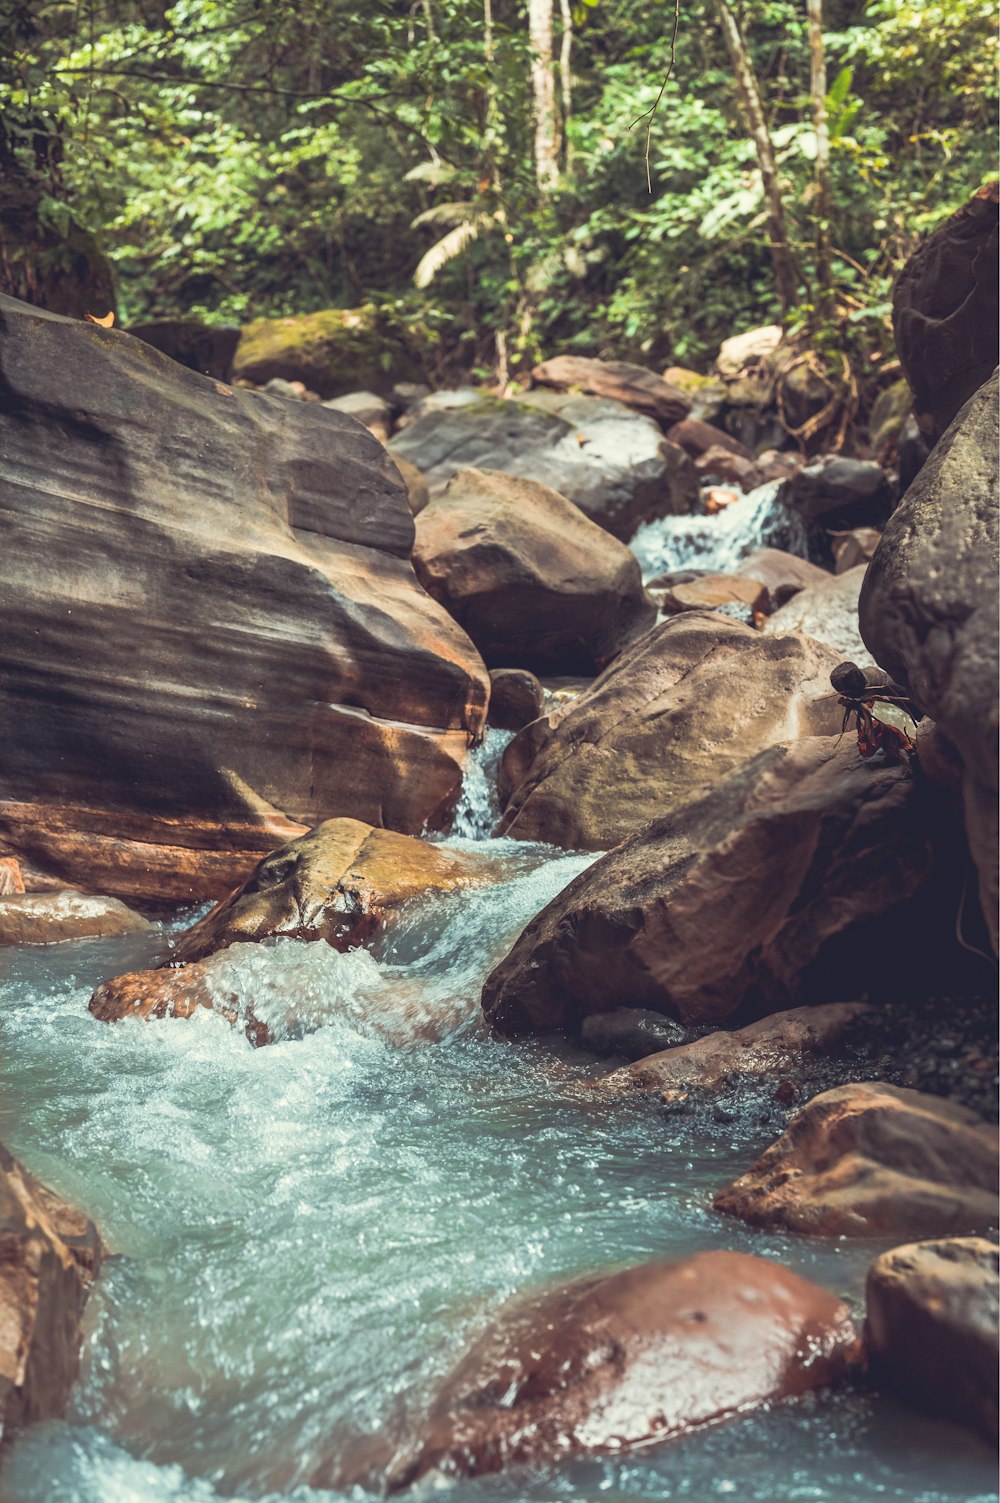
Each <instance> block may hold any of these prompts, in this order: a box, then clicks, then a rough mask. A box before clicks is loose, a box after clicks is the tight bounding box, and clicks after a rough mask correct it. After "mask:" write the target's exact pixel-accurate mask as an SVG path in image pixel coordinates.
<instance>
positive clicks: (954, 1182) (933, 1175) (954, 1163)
mask: <svg viewBox="0 0 1000 1503" xmlns="http://www.w3.org/2000/svg"><path fill="white" fill-rule="evenodd" d="M997 1169H998V1158H997V1131H996V1128H995V1127H991V1126H989V1125H988V1124H987V1123H985V1122H983V1121H982V1120H981V1119H980V1118H979V1117H977V1116H976V1115H975V1113H974V1112H970V1111H967V1110H966V1109H965V1107H961V1106H956V1105H955V1104H953V1103H952V1102H949V1101H942V1100H940V1099H939V1098H938V1097H936V1096H928V1095H925V1094H924V1093H923V1092H921V1091H908V1090H904V1089H902V1088H901V1087H898V1086H890V1085H884V1084H883V1083H881V1082H880V1081H875V1082H866V1083H865V1084H862V1085H846V1086H838V1087H837V1088H836V1089H835V1090H832V1091H824V1092H823V1094H822V1095H820V1096H814V1097H813V1099H812V1100H811V1101H810V1102H808V1103H807V1104H806V1105H805V1106H804V1107H803V1108H802V1110H801V1111H800V1112H797V1113H796V1115H795V1116H794V1117H793V1118H792V1120H791V1121H790V1122H789V1124H788V1127H787V1129H786V1131H785V1132H784V1133H783V1134H782V1136H781V1137H780V1138H779V1139H778V1140H777V1142H775V1143H772V1144H771V1146H770V1148H767V1149H765V1150H764V1152H763V1154H762V1155H761V1156H760V1158H759V1159H758V1160H757V1162H756V1163H755V1164H754V1166H753V1168H752V1169H751V1170H750V1171H749V1172H748V1173H747V1174H744V1175H743V1176H742V1177H741V1178H740V1179H737V1180H735V1181H734V1182H733V1183H732V1184H731V1185H727V1186H726V1188H725V1189H724V1190H721V1191H720V1192H719V1194H718V1195H717V1196H716V1197H715V1202H714V1204H715V1208H716V1210H718V1211H724V1212H725V1213H726V1215H728V1216H738V1217H740V1219H741V1220H743V1221H749V1222H750V1223H751V1224H752V1225H754V1226H766V1227H783V1228H784V1229H785V1230H786V1231H792V1232H806V1233H808V1234H809V1235H811V1236H816V1237H836V1236H844V1237H874V1236H904V1237H905V1236H912V1237H933V1236H948V1235H961V1234H962V1233H963V1232H978V1231H982V1230H985V1229H986V1228H987V1227H990V1226H995V1225H996V1224H997V1188H996V1187H997Z"/></svg>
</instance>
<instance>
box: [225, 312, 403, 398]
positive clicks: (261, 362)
mask: <svg viewBox="0 0 1000 1503" xmlns="http://www.w3.org/2000/svg"><path fill="white" fill-rule="evenodd" d="M426 353H427V352H426V350H425V349H422V348H421V347H420V343H419V341H418V340H417V339H416V338H415V337H414V336H412V335H409V334H407V333H406V332H404V331H402V330H400V329H399V328H398V327H392V326H391V325H390V324H389V322H388V320H386V319H385V318H384V316H382V315H381V314H380V313H379V312H378V310H377V309H376V308H371V307H365V308H324V309H322V310H321V311H320V312H319V313H304V314H300V315H298V316H296V317H292V318H263V319H258V320H257V321H256V322H255V323H252V324H247V326H246V327H245V328H244V330H243V334H242V336H241V338H240V343H239V347H238V348H237V351H236V359H235V361H234V363H233V373H234V375H235V376H236V378H237V379H239V380H244V381H254V382H256V383H257V384H258V385H264V383H265V382H267V381H270V380H271V379H272V377H274V376H281V377H283V379H284V380H286V381H302V382H303V383H304V384H305V385H306V386H307V387H308V388H309V390H310V391H316V392H318V393H319V395H320V396H321V397H322V398H323V399H324V400H327V399H328V398H330V397H341V396H345V395H346V394H347V393H348V392H351V391H373V392H376V393H377V394H378V395H379V396H388V395H389V393H390V392H391V390H392V387H393V386H394V384H395V383H396V382H397V381H416V380H420V379H422V378H423V377H424V376H425V375H426Z"/></svg>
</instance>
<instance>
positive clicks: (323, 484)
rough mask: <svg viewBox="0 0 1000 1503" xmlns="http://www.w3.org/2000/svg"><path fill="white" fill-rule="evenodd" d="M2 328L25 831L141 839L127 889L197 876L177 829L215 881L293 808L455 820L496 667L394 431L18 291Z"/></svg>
mask: <svg viewBox="0 0 1000 1503" xmlns="http://www.w3.org/2000/svg"><path fill="white" fill-rule="evenodd" d="M0 326H2V339H0V360H2V364H3V369H4V380H5V381H6V382H7V387H8V394H7V397H6V399H5V406H6V416H5V433H4V440H5V442H4V453H3V461H2V463H3V466H4V467H5V483H3V484H2V485H0V518H2V527H3V535H4V547H3V550H2V553H0V595H2V598H3V602H4V653H5V658H6V660H7V663H8V667H7V669H6V672H5V678H4V687H3V692H2V694H0V765H2V768H3V773H2V777H0V844H2V845H3V846H4V848H5V849H6V850H7V851H9V852H10V853H12V854H14V855H20V854H21V852H22V850H23V851H24V852H25V854H26V855H28V856H29V857H30V859H31V860H32V862H33V864H35V865H36V866H38V867H41V868H42V869H43V870H47V871H51V872H53V873H55V874H57V875H60V876H61V877H62V879H63V882H64V884H65V885H76V884H86V885H88V886H96V885H97V882H96V880H95V872H94V869H93V868H92V867H91V865H90V862H89V850H88V847H89V845H90V843H91V842H90V836H91V834H92V832H93V830H94V823H93V822H94V821H96V822H97V827H98V832H99V833H101V834H102V835H107V836H108V837H109V838H112V839H114V840H116V841H118V842H119V845H122V844H125V843H128V844H133V843H134V844H135V846H136V847H137V849H136V850H135V851H134V852H133V853H132V857H131V859H128V860H122V861H120V862H119V863H118V869H117V874H116V875H113V879H112V880H111V881H109V883H108V885H107V887H106V890H107V891H110V892H112V893H115V894H116V895H125V896H128V895H130V894H132V893H135V892H139V891H141V892H142V893H143V894H144V895H150V896H157V897H166V896H168V895H169V896H174V895H176V892H175V889H170V890H169V891H166V892H157V893H156V894H150V893H149V891H148V887H147V886H146V885H145V884H146V881H148V879H144V878H143V877H142V876H141V873H142V869H143V867H144V865H146V864H147V863H146V856H147V854H148V853H149V852H148V848H149V847H154V848H162V847H168V848H174V849H176V848H181V849H182V850H183V849H191V850H193V851H195V852H197V853H199V854H198V856H196V857H195V858H194V859H193V860H192V861H191V862H190V872H189V875H190V879H191V880H189V881H187V882H186V886H187V887H188V891H187V892H186V893H185V894H184V896H187V897H190V896H203V895H204V893H205V892H206V891H211V890H212V889H211V887H210V886H208V887H205V888H201V889H197V890H196V891H195V892H194V893H192V892H191V890H190V889H191V888H192V886H194V885H195V879H196V878H197V875H198V869H199V865H200V862H201V859H202V857H201V853H203V852H205V851H217V852H220V851H221V852H227V853H228V852H231V851H232V850H234V849H235V850H237V851H245V850H249V851H250V852H251V853H259V852H260V850H261V849H265V850H266V849H267V848H268V847H269V846H273V844H274V838H273V835H271V834H269V827H270V825H271V822H272V821H274V820H278V821H281V820H284V821H286V829H287V821H289V820H291V821H292V822H293V823H294V824H295V825H303V824H305V825H312V824H315V823H317V822H318V821H319V820H320V819H324V818H327V817H329V816H335V815H339V814H351V815H357V816H359V817H366V816H367V818H368V819H369V820H370V821H371V822H373V823H384V824H386V825H388V826H390V827H396V828H401V829H405V830H410V831H414V832H416V831H418V830H420V829H422V828H423V827H424V825H425V824H426V823H427V822H428V821H430V822H431V823H432V824H434V823H435V822H436V823H437V824H442V823H444V822H445V821H446V820H447V818H448V816H449V814H450V811H451V808H452V807H453V805H454V802H455V800H456V798H457V796H458V791H459V787H460V782H461V776H462V769H463V763H464V760H465V755H466V751H467V748H468V746H469V744H470V740H471V739H473V738H474V737H475V736H477V735H478V733H479V731H480V729H481V726H482V721H483V718H484V714H485V703H486V692H487V684H486V674H485V669H484V668H483V666H482V663H481V660H480V659H479V657H478V654H477V653H476V652H475V649H474V648H473V646H472V644H471V643H470V642H469V641H468V639H467V638H466V637H465V636H464V634H463V633H462V632H461V630H460V629H459V628H458V627H457V626H456V625H455V623H454V622H453V621H452V620H451V619H450V618H449V617H448V615H447V614H446V613H445V612H444V611H442V610H441V608H440V607H439V606H437V605H436V604H434V602H432V601H430V600H429V599H428V597H427V595H426V594H425V592H424V591H423V590H421V589H420V587H419V585H418V584H417V580H416V577H415V575H414V574H413V570H412V567H411V565H410V562H409V556H410V550H411V546H412V540H413V519H412V517H411V515H410V510H409V506H408V505H407V501H406V496H405V492H404V488H403V485H402V483H401V481H400V478H399V474H398V472H397V470H396V468H395V466H394V465H393V463H392V460H391V458H390V457H389V455H388V454H387V453H386V451H385V450H384V449H383V448H382V446H381V445H379V444H378V443H377V442H376V441H375V439H373V438H372V437H371V436H370V435H369V434H367V433H365V431H364V430H363V429H362V428H361V427H360V426H359V425H358V424H356V423H355V422H354V421H353V420H352V419H351V418H348V417H345V416H344V415H343V414H340V413H337V412H330V411H324V410H323V409H322V408H320V407H319V406H318V405H317V404H309V403H305V402H284V401H278V400H277V399H273V398H270V397H266V396H261V395H258V394H255V393H252V392H249V391H243V390H234V389H233V388H231V387H228V386H223V385H222V384H221V383H219V382H213V381H211V380H209V379H207V378H206V377H203V376H199V375H197V374H195V373H194V372H191V371H188V370H185V369H183V368H182V367H181V366H178V365H177V364H175V363H174V362H173V361H171V360H169V359H168V358H167V357H166V356H164V355H162V354H161V353H160V352H159V351H157V350H155V349H153V348H151V347H150V346H148V345H145V344H143V343H141V342H140V341H139V340H135V339H132V338H131V337H130V336H128V335H126V334H122V333H120V332H119V331H117V330H115V329H104V328H100V327H97V326H96V325H93V324H83V323H77V322H74V321H71V320H64V319H59V318H56V317H54V316H52V315H49V314H44V313H41V312H40V311H39V310H37V309H30V308H28V307H27V306H26V305H24V304H20V303H16V302H14V301H13V300H12V299H4V301H3V302H2V304H0ZM78 813H79V815H80V818H79V820H77V814H78ZM39 814H41V816H42V817H41V819H39V818H38V817H37V816H38V815H39ZM51 824H54V825H55V826H56V833H55V835H54V837H53V838H52V840H51V843H50V841H49V840H48V838H47V837H46V833H45V832H46V829H47V828H49V827H50V825H51ZM252 826H256V827H257V828H256V831H253V830H249V828H248V827H252ZM279 838H282V837H279ZM284 838H287V836H286V837H284ZM22 841H24V842H25V844H23V845H22ZM116 854H117V853H116ZM152 854H153V855H154V857H155V855H156V850H154V852H153V853H152ZM106 864H107V866H108V868H109V869H110V870H111V871H112V873H113V874H114V872H115V866H116V862H115V860H111V861H109V862H108V863H106ZM243 869H244V870H245V867H244V868H243ZM137 872H138V873H139V874H140V875H139V877H138V880H139V881H140V882H142V883H143V885H142V886H141V887H137V886H136V885H135V883H136V880H137V877H136V874H137ZM102 885H103V883H102Z"/></svg>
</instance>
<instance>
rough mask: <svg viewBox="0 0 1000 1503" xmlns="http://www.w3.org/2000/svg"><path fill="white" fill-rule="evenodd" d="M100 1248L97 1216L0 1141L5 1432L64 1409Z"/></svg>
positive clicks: (1, 1419) (0, 1420) (0, 1369)
mask: <svg viewBox="0 0 1000 1503" xmlns="http://www.w3.org/2000/svg"><path fill="white" fill-rule="evenodd" d="M102 1254H103V1248H102V1246H101V1240H100V1238H99V1236H98V1235H97V1232H96V1230H95V1228H94V1225H93V1223H92V1222H90V1221H88V1220H87V1218H86V1217H85V1216H83V1215H81V1214H80V1213H79V1212H78V1211H74V1210H73V1209H72V1208H71V1207H70V1206H68V1205H66V1204H65V1203H64V1202H63V1201H61V1200H60V1199H59V1197H58V1196H57V1195H54V1194H53V1193H52V1191H51V1190H47V1189H46V1188H45V1187H44V1186H43V1185H40V1184H39V1183H38V1181H37V1180H36V1179H34V1177H33V1176H32V1175H30V1174H29V1173H28V1172H27V1170H26V1169H24V1168H23V1167H22V1166H21V1165H20V1164H19V1163H18V1161H17V1160H16V1159H15V1158H14V1157H12V1155H11V1154H9V1153H8V1152H7V1150H6V1149H5V1148H3V1147H0V1440H4V1441H5V1440H6V1439H7V1438H8V1436H9V1435H10V1433H11V1431H13V1430H16V1429H19V1428H20V1427H21V1426H23V1425H29V1424H32V1423H34V1422H35V1421H38V1420H45V1419H57V1418H59V1417H60V1416H61V1415H62V1414H64V1413H65V1409H66V1401H67V1399H68V1398H69V1391H70V1388H71V1387H72V1385H73V1382H74V1380H75V1378H76V1375H77V1370H78V1368H79V1361H80V1342H81V1339H82V1337H81V1331H80V1322H81V1319H82V1316H83V1307H84V1305H85V1304H86V1302H87V1296H88V1294H89V1292H90V1286H91V1284H92V1283H93V1281H94V1278H95V1277H96V1275H97V1272H98V1270H99V1268H100V1263H101V1257H102Z"/></svg>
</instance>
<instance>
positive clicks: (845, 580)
mask: <svg viewBox="0 0 1000 1503" xmlns="http://www.w3.org/2000/svg"><path fill="white" fill-rule="evenodd" d="M865 568H866V565H864V564H858V565H857V566H856V567H855V568H853V569H848V570H847V572H846V573H844V574H827V575H825V576H824V578H823V579H822V581H818V582H817V583H815V584H810V585H806V587H805V589H804V590H800V591H799V592H798V594H796V595H793V597H792V599H791V600H789V602H788V604H787V605H783V606H782V607H781V609H780V610H779V611H775V613H774V615H773V616H771V617H770V619H769V620H767V621H765V623H764V633H765V635H768V636H769V635H771V634H774V635H775V636H789V635H791V634H792V633H795V632H798V633H800V634H801V635H802V636H804V637H813V638H815V640H816V641H817V642H822V643H823V644H824V645H825V646H827V647H832V648H833V650H834V651H835V652H837V653H839V655H840V656H841V657H842V658H847V659H848V660H849V661H851V662H853V663H857V664H858V665H859V666H860V667H862V668H867V667H869V666H870V665H871V664H872V663H873V662H874V659H873V658H872V655H871V653H870V652H869V651H868V649H867V647H866V646H865V644H864V643H863V642H862V640H861V629H860V627H859V625H858V596H859V595H860V593H861V586H862V584H863V583H864V578H865Z"/></svg>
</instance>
